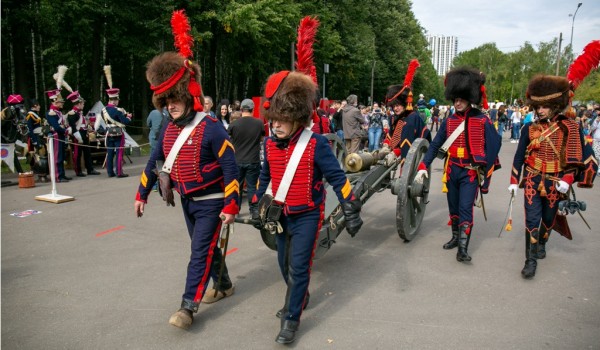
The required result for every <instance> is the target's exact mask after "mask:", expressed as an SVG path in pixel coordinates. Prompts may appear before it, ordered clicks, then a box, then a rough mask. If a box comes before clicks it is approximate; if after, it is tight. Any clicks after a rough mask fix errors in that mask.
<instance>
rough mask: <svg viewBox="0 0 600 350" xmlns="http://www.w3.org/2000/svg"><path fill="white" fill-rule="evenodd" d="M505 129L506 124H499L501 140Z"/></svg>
mask: <svg viewBox="0 0 600 350" xmlns="http://www.w3.org/2000/svg"><path fill="white" fill-rule="evenodd" d="M505 127H506V124H505V123H498V135H500V138H502V135H503V134H504V128H505Z"/></svg>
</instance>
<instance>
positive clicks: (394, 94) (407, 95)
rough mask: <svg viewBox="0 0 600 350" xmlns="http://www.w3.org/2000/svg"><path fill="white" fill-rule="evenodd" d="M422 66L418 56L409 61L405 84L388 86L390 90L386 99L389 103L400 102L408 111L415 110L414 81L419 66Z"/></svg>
mask: <svg viewBox="0 0 600 350" xmlns="http://www.w3.org/2000/svg"><path fill="white" fill-rule="evenodd" d="M420 66H421V64H420V63H419V61H418V60H417V59H416V58H414V59H412V60H411V61H410V62H409V63H408V68H407V69H406V75H405V76H404V84H403V85H392V86H390V87H388V92H387V94H386V99H385V100H386V103H387V104H388V105H392V104H394V103H399V104H401V105H403V106H405V108H406V110H407V111H412V110H413V106H412V102H413V94H412V82H413V79H414V77H415V73H416V72H417V68H419V67H420Z"/></svg>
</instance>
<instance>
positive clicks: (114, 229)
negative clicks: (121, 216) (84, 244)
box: [96, 226, 125, 237]
mask: <svg viewBox="0 0 600 350" xmlns="http://www.w3.org/2000/svg"><path fill="white" fill-rule="evenodd" d="M124 228H125V226H117V227H113V228H111V229H110V230H106V231H102V232H100V233H96V237H100V236H104V235H106V234H109V233H111V232H115V231H119V230H122V229H124Z"/></svg>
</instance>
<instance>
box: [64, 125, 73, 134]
mask: <svg viewBox="0 0 600 350" xmlns="http://www.w3.org/2000/svg"><path fill="white" fill-rule="evenodd" d="M71 131H72V130H71V127H70V126H69V127H68V128H67V130H65V134H69V135H71Z"/></svg>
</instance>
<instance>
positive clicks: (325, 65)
mask: <svg viewBox="0 0 600 350" xmlns="http://www.w3.org/2000/svg"><path fill="white" fill-rule="evenodd" d="M328 73H329V63H325V64H323V99H326V98H327V94H326V93H325V75H327V74H328Z"/></svg>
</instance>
